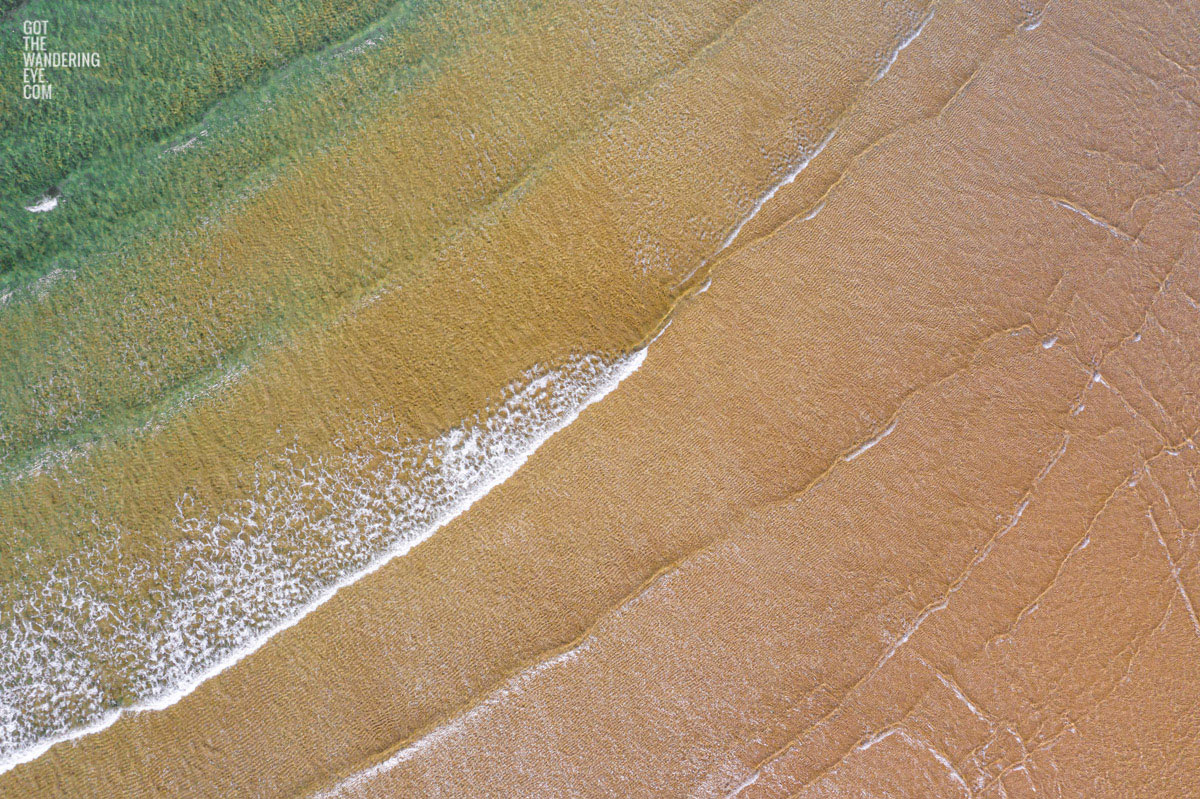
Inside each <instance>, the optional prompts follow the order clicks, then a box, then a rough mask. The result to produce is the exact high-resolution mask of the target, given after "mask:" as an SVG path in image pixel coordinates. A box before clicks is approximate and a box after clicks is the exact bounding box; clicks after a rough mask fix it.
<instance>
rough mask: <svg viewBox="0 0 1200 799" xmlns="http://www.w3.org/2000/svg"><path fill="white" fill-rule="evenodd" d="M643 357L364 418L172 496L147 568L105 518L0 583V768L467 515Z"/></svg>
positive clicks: (206, 672) (284, 623)
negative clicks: (160, 542) (90, 538)
mask: <svg viewBox="0 0 1200 799" xmlns="http://www.w3.org/2000/svg"><path fill="white" fill-rule="evenodd" d="M644 357H645V351H644V350H639V351H637V352H635V353H633V354H630V355H625V356H621V357H617V358H602V357H599V356H596V355H589V356H585V357H580V358H576V359H574V360H572V361H570V362H569V363H567V364H566V365H565V366H563V367H562V368H559V369H553V370H551V369H545V368H540V367H539V368H534V369H531V370H529V371H527V372H526V373H525V374H524V375H523V376H522V377H521V378H520V379H518V380H516V381H514V382H513V383H511V384H510V385H509V386H508V387H507V389H506V390H505V391H504V393H503V395H502V396H501V398H500V399H499V401H497V402H495V403H493V404H492V405H491V407H490V409H489V410H488V411H486V412H482V413H479V414H476V415H475V416H473V417H472V418H470V419H467V420H464V421H463V423H462V424H461V425H460V426H458V427H456V428H455V429H453V430H450V431H448V432H446V433H444V434H443V435H441V436H438V437H437V438H435V439H433V440H430V441H407V440H401V439H400V438H399V437H398V436H397V435H396V434H395V433H394V432H393V431H394V429H395V428H394V426H391V425H389V421H388V419H386V418H382V417H380V416H375V417H367V418H363V419H361V420H360V421H359V422H358V423H356V424H354V425H351V426H348V428H347V429H346V430H344V431H343V433H342V434H341V436H340V437H339V438H338V440H337V442H336V444H337V446H336V448H335V451H334V453H333V454H331V455H328V456H323V457H319V458H313V457H311V456H308V455H306V454H304V453H302V452H300V451H298V450H296V449H292V450H291V451H288V452H287V453H286V454H285V455H284V457H283V458H282V459H281V460H275V459H272V460H270V461H269V462H262V463H260V464H258V465H257V466H256V470H255V473H254V474H253V476H252V477H251V480H250V483H251V485H252V486H253V488H252V490H251V491H250V493H249V496H248V497H246V498H244V499H238V500H235V501H233V502H230V503H227V504H226V505H225V506H224V507H221V508H200V507H195V506H194V505H193V504H192V503H191V502H190V500H189V498H188V497H186V496H184V497H180V498H179V501H178V502H177V504H176V508H177V515H176V517H175V520H174V522H173V527H174V530H175V532H176V533H177V534H178V535H179V541H178V544H176V545H175V551H174V553H173V554H174V557H172V558H167V559H164V560H162V561H159V562H157V563H156V564H155V565H150V564H149V563H148V562H147V561H145V560H140V559H139V558H138V557H137V555H136V553H134V552H131V551H129V550H128V549H125V548H122V547H121V544H120V542H121V541H128V540H136V536H132V537H131V536H130V531H125V530H112V531H109V532H110V533H112V534H113V538H112V539H111V544H110V545H109V546H106V547H94V548H92V549H90V550H87V551H84V552H80V553H78V554H73V555H71V556H69V557H66V558H63V559H62V560H61V561H59V562H58V563H57V564H56V565H55V567H54V568H53V569H52V570H51V571H50V573H49V574H48V575H46V576H45V577H44V579H42V580H40V581H39V582H38V583H37V585H36V587H17V586H11V585H10V586H5V587H4V588H3V593H2V594H0V606H7V607H11V608H12V610H13V614H14V618H13V620H12V623H11V624H5V625H3V626H0V681H2V682H0V732H2V733H3V739H2V742H0V757H3V759H2V760H0V771H6V770H8V769H10V768H12V767H13V766H16V765H18V764H20V763H23V762H28V761H29V760H32V759H34V758H36V757H37V756H39V755H40V754H41V753H43V752H45V751H46V750H47V749H48V748H49V747H50V746H52V745H54V744H55V743H57V742H60V741H63V740H69V739H72V738H77V737H80V736H82V735H87V734H90V733H93V732H97V731H99V730H101V729H103V728H105V727H108V726H109V725H111V724H112V723H113V722H115V721H116V720H117V718H119V716H120V714H121V713H122V712H123V710H125V709H127V710H134V711H139V710H150V709H160V708H163V707H166V706H168V705H171V704H174V703H175V702H177V701H178V700H179V699H181V698H182V697H184V696H186V695H187V694H189V693H191V692H192V691H193V690H194V689H195V688H196V687H197V686H198V685H199V684H200V683H201V682H203V681H204V680H206V679H208V678H209V677H212V676H214V675H215V674H217V673H219V672H221V671H223V670H224V669H226V668H228V667H229V666H231V665H233V664H234V663H236V662H237V661H238V660H240V659H241V658H243V657H245V656H246V655H248V654H250V653H251V652H253V651H255V650H256V649H258V648H259V647H261V646H262V645H263V644H264V643H265V642H266V641H267V639H269V638H270V637H271V636H272V635H275V634H276V633H278V632H281V631H282V630H284V629H287V628H288V627H290V626H292V625H294V624H295V623H296V622H297V621H299V620H300V619H301V618H303V617H304V616H305V615H307V614H308V613H310V612H312V611H313V610H315V609H316V608H317V607H319V606H320V605H322V604H323V603H324V602H326V601H327V600H328V599H329V598H330V597H332V596H333V595H334V594H335V593H336V592H337V591H338V590H339V589H340V588H341V587H343V586H345V585H348V584H350V583H352V582H354V581H355V580H358V579H360V578H361V577H363V576H365V575H366V574H369V573H371V572H373V571H375V570H376V569H379V568H380V567H381V566H383V565H384V564H385V563H387V562H388V561H389V560H391V559H392V558H394V557H396V556H399V555H402V554H404V553H405V552H407V551H408V550H409V549H411V548H412V547H413V546H415V545H416V544H418V543H420V542H421V541H423V540H424V539H426V538H428V537H429V536H430V535H432V534H433V533H434V532H435V531H436V530H437V529H438V528H440V527H441V526H442V525H444V524H446V523H447V522H448V521H450V520H451V519H453V518H454V517H456V516H458V515H459V514H460V513H462V512H463V511H465V510H466V509H467V508H468V507H470V506H471V504H472V503H474V501H475V500H476V499H478V498H480V497H482V496H483V495H484V494H486V493H487V492H488V491H490V490H491V489H492V488H493V487H495V486H496V485H498V484H500V483H501V482H503V481H504V480H506V479H507V478H508V477H509V476H511V475H512V474H513V473H515V472H516V471H517V469H519V468H520V467H521V465H522V464H523V463H524V462H525V461H526V459H528V458H529V456H530V455H531V454H532V453H533V452H534V451H535V450H536V449H537V448H538V447H539V446H541V444H542V443H544V442H545V441H546V440H547V439H548V438H549V437H550V436H551V435H553V434H554V433H555V432H557V431H558V430H560V429H562V428H563V427H565V426H566V425H568V424H570V423H571V422H572V421H573V420H574V419H575V418H576V417H577V416H578V414H579V413H580V412H581V411H582V410H583V409H584V408H585V407H587V406H588V405H590V404H591V403H593V402H595V401H597V400H599V399H601V398H602V397H604V396H605V395H606V394H608V393H609V392H610V391H612V390H613V389H614V388H616V386H617V385H618V384H619V383H620V382H621V380H623V379H624V378H625V377H627V376H628V375H629V374H631V373H632V372H633V371H635V370H636V369H637V368H638V366H639V365H640V364H641V362H642V360H643V358H644ZM109 586H120V588H119V589H116V588H108V587H109ZM122 705H123V706H124V708H122V707H121V706H122Z"/></svg>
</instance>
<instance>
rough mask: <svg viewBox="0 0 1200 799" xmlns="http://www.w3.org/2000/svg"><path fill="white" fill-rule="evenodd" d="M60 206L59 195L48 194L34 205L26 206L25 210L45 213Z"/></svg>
mask: <svg viewBox="0 0 1200 799" xmlns="http://www.w3.org/2000/svg"><path fill="white" fill-rule="evenodd" d="M57 207H58V197H52V196H50V195H49V194H47V195H46V196H45V197H42V198H41V199H40V200H38V201H37V202H36V203H34V204H33V205H27V206H25V210H26V211H28V212H29V213H31V214H44V213H46V212H47V211H53V210H54V209H55V208H57Z"/></svg>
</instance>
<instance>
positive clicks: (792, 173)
mask: <svg viewBox="0 0 1200 799" xmlns="http://www.w3.org/2000/svg"><path fill="white" fill-rule="evenodd" d="M835 134H837V128H833V129H832V130H830V131H829V133H827V134H826V135H825V138H823V139H821V141H820V142H818V143H817V146H816V147H814V148H813V149H812V150H811V151H809V152H808V153H806V154H805V155H804V157H802V158H801V159H800V161H799V162H797V164H796V165H795V166H794V167H792V168H791V169H790V170H788V172H787V174H786V175H784V176H783V178H782V179H781V180H780V181H779V182H778V183H776V184H775V185H773V186H771V188H769V189H767V192H766V193H765V194H763V195H762V196H761V197H759V198H758V199H757V200H755V201H754V205H752V206H751V207H750V210H749V211H748V212H747V213H746V215H745V216H743V217H742V218H741V219H740V220H738V223H737V224H736V225H734V227H733V230H731V231H730V232H729V235H728V236H726V237H725V238H724V240H722V242H721V246H719V247H717V249H716V250H714V251H713V253H712V255H710V256H708V257H707V258H705V259H704V260H703V261H701V262H700V264H699V265H698V266H697V267H696V268H695V269H693V270H692V271H691V272H688V273H687V276H686V277H685V278H684V279H683V280H681V281H679V285H684V284H686V283H687V282H688V281H689V280H691V279H692V278H693V277H695V275H696V273H697V272H699V271H700V270H702V269H704V268H705V267H706V266H708V265H709V264H711V263H712V262H713V261H714V260H716V258H717V256H718V255H720V254H721V253H723V252H725V250H727V249H729V247H730V245H732V244H733V242H734V241H735V240H737V237H738V234H739V233H741V232H742V228H744V227H746V225H747V224H749V223H750V220H752V219H754V217H756V216H758V212H759V211H761V210H762V209H763V206H764V205H766V204H767V203H768V202H770V201H771V198H772V197H774V196H775V195H776V194H778V193H779V190H780V189H782V188H783V187H784V186H787V185H788V184H790V183H792V182H794V181H795V180H796V178H797V177H799V176H800V173H801V172H803V171H804V168H805V167H806V166H808V165H809V164H810V163H812V160H813V159H814V158H816V157H817V156H818V155H820V154H821V151H822V150H824V149H825V147H826V145H828V144H829V142H831V141H832V140H833V137H834V135H835ZM818 210H819V209H818ZM814 216H815V214H814ZM707 287H708V283H707V282H706V283H705V288H704V289H702V291H707ZM698 293H701V292H698Z"/></svg>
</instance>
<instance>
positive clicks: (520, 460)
mask: <svg viewBox="0 0 1200 799" xmlns="http://www.w3.org/2000/svg"><path fill="white" fill-rule="evenodd" d="M645 358H646V348H645V347H643V348H642V349H640V350H637V351H636V352H634V353H632V354H630V355H627V356H624V357H623V358H621V359H619V360H617V361H616V362H615V363H614V364H613V369H612V371H611V372H610V373H609V374H608V375H607V376H606V377H605V378H604V379H603V380H601V381H600V382H599V383H598V384H597V385H596V386H595V388H594V389H593V390H592V392H591V393H590V394H588V395H586V396H585V397H584V398H583V399H582V400H580V401H579V402H578V404H576V405H575V406H574V407H573V408H571V409H570V410H569V411H568V412H567V413H564V414H563V415H562V416H560V417H558V418H557V419H556V420H555V421H554V422H553V424H551V425H550V426H549V427H547V428H546V429H544V430H543V431H542V432H541V433H540V434H539V435H537V436H536V437H535V438H533V439H531V440H530V442H529V444H528V446H526V447H525V448H524V449H522V450H519V451H517V452H515V453H513V454H512V455H510V456H509V457H507V458H505V459H504V460H502V461H501V462H499V463H497V464H495V466H494V468H493V469H492V470H491V474H490V476H489V479H487V480H486V481H484V482H481V483H480V484H479V485H478V486H476V487H475V489H474V490H472V491H470V492H469V493H467V494H466V495H464V496H463V497H461V498H460V499H459V500H458V501H457V502H454V503H453V504H451V505H449V506H448V507H447V508H446V509H445V510H444V511H443V512H442V513H441V514H440V515H439V516H438V517H437V518H436V519H435V520H434V521H433V522H432V523H431V524H429V525H428V526H427V527H426V528H425V529H424V530H422V531H421V532H420V533H419V534H418V535H416V536H411V537H407V538H405V539H403V540H402V541H400V542H398V543H397V544H396V545H395V546H394V547H392V548H390V549H388V550H386V551H384V552H382V553H381V554H380V555H379V556H378V557H377V558H375V559H374V560H372V561H371V562H370V563H369V564H368V565H367V566H366V567H364V568H362V569H358V570H356V571H352V572H350V573H348V574H346V575H344V576H343V577H341V578H340V579H338V580H337V581H336V582H334V583H332V584H331V585H329V586H328V587H327V588H325V589H324V590H322V591H321V592H320V593H318V594H317V595H316V596H315V597H314V598H313V599H311V600H310V601H309V602H307V603H306V604H304V605H302V606H300V607H299V608H298V609H296V610H295V612H293V613H292V614H291V615H289V616H288V617H286V618H284V619H283V620H281V621H280V622H279V623H277V624H275V625H274V626H272V627H270V628H268V629H267V630H265V631H263V632H262V633H260V634H258V635H255V636H254V637H252V638H251V639H250V640H248V641H246V642H245V643H243V644H242V645H241V646H239V647H237V648H235V649H233V650H232V651H230V652H228V653H227V654H225V655H224V656H223V657H220V658H219V659H217V660H215V661H214V662H213V663H212V664H211V665H209V666H208V667H207V668H205V669H203V670H201V671H199V672H197V673H195V674H194V675H192V676H190V677H188V678H187V679H185V680H183V681H181V682H179V683H178V684H176V685H175V686H174V687H173V688H171V689H170V690H168V691H165V692H163V693H161V694H158V695H157V696H153V697H150V698H147V699H144V700H142V701H140V702H137V703H136V704H133V705H130V706H129V707H126V708H121V709H118V710H114V711H111V712H108V713H106V714H105V715H103V716H102V717H100V718H98V719H96V720H95V721H93V722H91V723H89V724H87V725H85V726H82V727H78V728H76V729H73V730H70V731H68V732H64V733H62V734H59V735H53V736H50V737H46V738H43V739H41V740H39V741H38V742H37V743H35V744H33V745H31V746H28V747H26V748H24V749H20V750H17V751H15V752H13V753H11V754H9V755H8V756H7V757H5V758H4V759H2V760H0V774H3V773H5V772H7V771H9V770H11V769H13V768H15V767H16V766H19V765H21V764H23V763H28V762H30V761H32V760H35V759H37V758H38V757H40V756H41V755H43V754H44V753H45V752H47V751H48V750H49V749H50V748H51V747H53V746H56V745H58V744H60V743H66V742H70V741H76V740H79V739H81V738H84V737H86V736H88V735H92V734H94V733H98V732H101V731H103V730H105V729H107V728H109V727H111V726H112V725H113V724H115V723H116V722H117V721H118V720H119V719H120V718H121V717H122V716H123V715H125V714H126V713H141V712H146V711H151V710H163V709H165V708H168V707H170V706H171V705H174V704H175V703H176V702H179V701H180V700H182V699H183V698H184V697H186V696H188V695H189V694H191V693H192V692H193V691H195V690H196V688H197V687H199V686H200V685H201V684H202V683H204V682H205V681H207V680H209V679H210V678H212V677H215V676H216V675H218V674H220V673H221V672H223V671H225V670H226V669H228V668H230V667H232V666H234V665H235V664H237V663H238V662H239V661H241V660H242V659H243V658H245V657H247V656H249V655H251V654H253V653H254V652H256V651H257V650H259V649H261V648H262V647H263V646H264V645H265V644H266V643H267V641H268V640H270V639H271V638H273V637H274V636H276V635H278V634H279V633H282V632H284V631H285V630H287V629H289V628H291V627H293V626H295V625H296V624H298V623H299V622H300V621H301V620H302V619H303V618H305V617H306V616H308V615H309V614H310V613H312V612H313V611H315V610H316V609H317V608H319V607H321V606H322V605H324V604H325V603H326V602H328V601H329V600H330V599H331V598H333V596H334V595H335V594H337V592H338V591H340V590H341V589H343V588H345V587H346V586H348V585H351V584H352V583H355V582H357V581H358V580H360V579H362V578H363V577H366V576H367V575H369V574H372V573H374V572H376V571H378V570H379V569H380V568H382V567H383V566H385V565H386V564H387V563H388V562H390V561H391V560H393V559H394V558H397V557H401V556H403V555H405V554H406V553H408V552H409V550H411V549H412V548H413V547H414V546H416V545H417V544H419V543H421V542H422V541H424V540H426V539H428V538H429V537H430V536H432V535H433V534H434V533H435V532H437V531H438V530H439V529H441V528H442V527H443V526H445V525H446V524H448V523H449V522H451V521H453V520H454V519H455V518H457V517H458V516H460V515H461V514H462V513H464V512H466V511H467V510H468V509H469V508H470V507H471V506H472V505H473V504H474V503H475V502H476V501H477V500H479V499H480V498H482V497H483V496H485V495H487V494H488V493H489V492H490V491H491V490H492V489H493V488H495V487H496V486H498V485H500V484H502V483H503V482H505V481H506V480H507V479H508V478H509V477H511V476H512V475H514V474H515V473H516V472H517V471H518V470H519V469H520V468H521V467H522V466H523V465H524V464H525V462H526V461H527V460H528V459H529V457H530V456H531V455H533V453H534V452H536V451H537V450H538V448H539V447H541V445H542V444H544V443H545V442H546V441H547V440H549V439H550V437H551V436H553V435H554V434H555V433H557V432H558V431H559V430H562V429H563V428H565V427H566V426H567V425H569V424H571V423H572V422H573V421H575V419H576V418H578V416H579V414H580V413H582V411H583V410H584V409H585V408H586V407H588V406H589V405H591V404H593V403H595V402H598V401H600V400H601V399H603V398H604V397H605V396H607V395H608V394H609V393H611V392H612V391H613V390H614V389H615V388H616V387H617V386H618V385H620V383H621V382H622V381H623V380H625V378H627V377H629V376H630V375H631V374H633V373H634V372H635V371H637V370H638V368H639V367H640V366H641V365H642V363H643V361H644V360H645Z"/></svg>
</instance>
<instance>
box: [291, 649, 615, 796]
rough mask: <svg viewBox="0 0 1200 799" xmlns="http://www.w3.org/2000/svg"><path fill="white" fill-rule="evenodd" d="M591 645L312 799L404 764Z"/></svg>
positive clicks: (521, 678)
mask: <svg viewBox="0 0 1200 799" xmlns="http://www.w3.org/2000/svg"><path fill="white" fill-rule="evenodd" d="M591 646H592V639H590V638H588V639H585V640H584V641H582V642H581V643H580V644H579V645H578V646H575V647H573V648H571V649H568V650H567V651H565V652H561V653H559V654H558V655H555V656H554V657H552V658H549V659H547V660H545V661H543V662H541V663H538V664H537V665H536V666H534V667H532V668H530V669H528V670H526V671H523V672H521V673H520V674H516V675H514V676H513V677H512V678H510V679H509V680H508V681H507V682H506V683H505V684H504V685H502V686H500V687H499V688H497V689H496V690H495V691H493V692H492V693H491V694H489V695H488V697H487V698H486V699H484V700H483V701H482V702H480V703H479V704H478V705H476V706H474V707H472V708H471V709H470V710H468V711H467V712H466V713H464V714H463V715H462V716H459V717H458V718H456V719H454V720H453V721H452V722H450V723H449V724H446V725H443V726H441V727H438V728H437V729H434V730H432V731H430V732H429V733H428V734H426V735H423V736H421V737H420V738H418V739H417V740H415V741H413V742H412V743H411V744H409V745H408V746H405V747H404V748H403V749H401V750H399V751H398V752H396V753H395V754H394V755H392V756H391V757H389V758H387V759H386V760H383V761H381V762H379V763H376V764H375V765H373V766H371V767H370V768H367V769H364V770H363V771H360V772H358V773H357V774H352V775H350V776H349V777H346V778H345V779H343V780H342V781H341V782H339V783H337V784H336V785H334V786H333V787H332V788H330V789H328V790H326V791H322V792H321V793H318V794H316V795H315V796H314V797H313V799H335V798H336V797H338V796H341V795H343V794H344V793H345V792H346V791H353V790H355V789H356V788H361V787H364V786H366V785H369V784H370V783H371V781H372V780H373V779H375V778H376V777H378V776H380V775H381V774H386V773H387V772H389V771H391V770H392V769H394V768H396V767H397V766H399V765H400V764H401V763H405V762H407V761H409V760H411V759H413V758H414V757H416V756H417V755H419V754H421V753H422V752H423V751H425V750H426V749H428V748H429V747H431V746H434V745H436V744H438V743H439V742H441V741H443V740H445V739H447V738H449V737H451V736H453V735H454V734H455V733H457V732H459V731H460V730H462V729H463V728H465V727H466V726H467V725H468V724H470V723H471V722H472V721H473V720H475V719H476V718H478V717H479V716H482V715H483V714H485V713H486V712H487V711H488V710H490V709H491V708H493V707H495V706H496V705H498V704H500V703H501V702H503V701H504V700H505V699H507V698H508V697H509V696H512V695H513V694H515V693H518V692H520V691H521V689H523V688H524V687H525V685H527V684H528V683H529V682H530V681H532V680H533V679H534V678H535V677H537V676H538V675H540V674H542V673H543V672H546V671H549V670H550V669H553V668H555V667H557V666H558V665H560V664H562V663H568V662H570V661H572V660H575V659H576V658H578V657H579V656H580V655H582V654H584V653H585V652H587V651H588V650H589V649H590V648H591Z"/></svg>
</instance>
